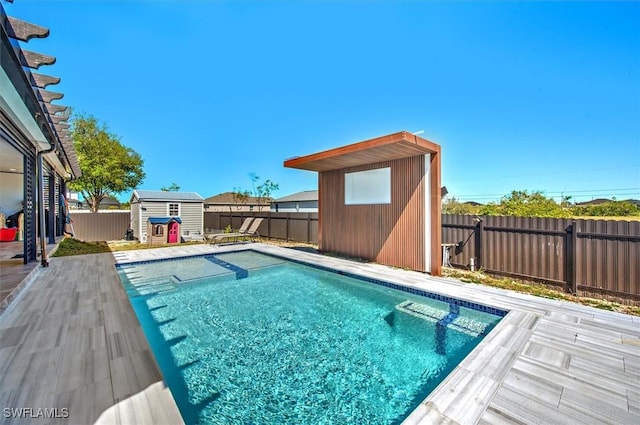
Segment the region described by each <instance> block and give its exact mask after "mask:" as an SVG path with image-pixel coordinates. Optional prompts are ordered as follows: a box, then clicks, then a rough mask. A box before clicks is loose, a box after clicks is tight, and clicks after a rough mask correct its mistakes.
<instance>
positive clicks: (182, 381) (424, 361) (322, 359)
mask: <svg viewBox="0 0 640 425" xmlns="http://www.w3.org/2000/svg"><path fill="white" fill-rule="evenodd" d="M118 272H119V274H120V278H121V280H122V282H123V285H124V287H125V289H126V290H127V293H128V295H129V297H130V299H131V303H132V305H133V308H134V310H135V312H136V314H137V316H138V318H139V320H140V322H141V325H142V327H143V329H144V331H145V334H146V336H147V338H148V340H149V343H150V345H151V347H152V350H153V351H154V355H155V357H156V359H157V360H158V364H159V366H160V368H161V370H162V373H163V375H164V377H165V380H166V381H167V384H168V385H169V387H170V389H171V391H172V393H173V396H174V398H175V400H176V402H177V404H178V407H179V409H180V411H181V414H182V415H183V418H184V419H185V422H187V423H203V424H205V423H207V424H208V423H211V424H215V423H264V424H266V423H362V422H367V423H399V422H401V421H402V420H403V419H404V418H405V417H406V416H407V415H409V413H411V411H412V410H413V409H414V408H415V407H416V406H417V405H418V404H419V403H420V402H421V401H422V400H423V399H424V398H425V397H426V396H427V395H428V394H429V393H430V392H431V391H432V390H433V389H434V388H435V387H436V386H437V385H438V384H439V383H440V382H441V381H442V380H443V379H444V378H445V377H446V376H447V374H448V373H449V372H450V371H451V370H452V369H453V368H454V367H455V366H456V365H457V364H458V363H459V362H460V361H461V360H462V359H463V358H464V357H465V356H466V355H467V354H468V353H469V352H470V351H471V350H472V349H473V348H474V347H475V346H476V345H477V344H478V343H479V342H480V340H481V339H482V338H483V337H484V335H486V333H487V332H488V331H489V330H490V329H491V328H492V327H493V326H495V325H496V324H497V322H498V321H499V320H500V319H501V317H502V316H503V315H504V313H505V312H501V311H499V310H495V309H490V308H485V309H484V310H487V311H479V310H478V308H480V306H476V305H473V304H472V303H468V302H463V301H459V300H454V299H449V298H446V297H440V296H435V295H432V296H434V297H436V298H439V299H433V298H426V297H424V296H421V295H431V294H426V293H423V292H422V291H418V290H415V289H413V290H412V291H413V292H415V293H408V292H403V291H399V290H397V289H394V288H393V287H397V286H398V285H392V284H387V283H386V282H382V281H375V280H374V281H373V282H366V281H363V280H360V279H356V278H354V277H353V276H345V275H340V274H336V273H332V272H330V271H328V270H322V269H318V268H315V267H308V266H304V265H301V264H296V263H293V262H290V261H285V260H284V259H282V258H278V257H273V256H268V255H264V254H260V253H257V252H253V251H241V252H234V253H225V254H216V255H205V256H197V257H189V258H184V259H177V260H172V261H154V262H148V263H133V264H127V265H121V266H118ZM372 283H374V284H372ZM390 286H392V287H390ZM489 311H490V312H489ZM492 313H495V314H492Z"/></svg>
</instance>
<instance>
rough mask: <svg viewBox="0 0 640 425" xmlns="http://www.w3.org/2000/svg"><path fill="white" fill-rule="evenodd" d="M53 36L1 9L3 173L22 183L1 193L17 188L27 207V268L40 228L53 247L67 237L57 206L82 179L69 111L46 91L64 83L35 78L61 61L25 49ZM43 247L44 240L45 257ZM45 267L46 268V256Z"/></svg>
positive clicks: (57, 95)
mask: <svg viewBox="0 0 640 425" xmlns="http://www.w3.org/2000/svg"><path fill="white" fill-rule="evenodd" d="M48 36H49V30H48V29H47V28H44V27H41V26H38V25H35V24H32V23H29V22H26V21H23V20H20V19H17V18H14V17H11V16H8V15H7V14H6V12H5V10H4V7H3V6H2V5H1V4H0V85H1V86H2V90H0V145H1V146H0V148H2V149H3V151H4V152H10V153H11V155H10V156H9V157H8V158H9V159H7V158H3V161H2V164H0V169H1V171H2V172H3V173H5V174H3V180H5V181H6V180H9V179H11V180H13V176H15V175H20V177H21V178H20V179H18V180H17V181H16V183H17V184H15V185H10V184H6V186H2V189H3V191H4V192H9V191H10V190H11V189H10V187H12V188H13V190H14V192H15V193H12V195H17V196H18V197H20V198H21V200H22V203H23V205H24V227H21V232H22V233H23V236H24V243H23V258H24V262H25V263H27V262H30V261H35V260H36V258H37V239H38V231H37V229H38V226H39V227H41V228H42V229H43V232H41V233H42V234H43V235H46V236H47V237H48V242H49V243H53V242H54V241H55V237H56V236H61V235H62V233H63V232H64V223H65V218H64V216H63V212H62V209H61V207H60V205H59V203H58V202H57V200H58V199H59V194H61V193H64V192H65V191H66V182H67V181H68V180H69V179H72V178H75V177H77V176H79V175H80V167H79V164H78V158H77V155H76V153H75V150H74V148H73V143H72V141H71V136H70V133H69V125H68V124H66V123H65V121H66V120H67V118H68V112H69V111H68V109H67V108H66V107H65V106H61V105H54V104H52V102H53V101H56V100H58V99H61V98H62V97H63V94H62V93H58V92H54V91H49V90H47V89H46V88H47V87H48V86H49V85H55V84H58V83H59V82H60V78H58V77H52V76H48V75H43V74H39V73H36V72H35V70H37V69H39V68H40V67H41V66H43V65H51V64H53V63H55V61H56V58H55V57H53V56H49V55H45V54H42V53H37V52H32V51H30V50H27V49H25V48H24V47H23V46H24V45H25V44H26V43H28V42H29V41H30V40H31V39H33V38H46V37H48ZM6 173H9V174H6ZM11 173H12V174H11ZM0 182H1V180H0ZM19 186H21V188H19ZM4 192H3V193H4ZM0 201H2V199H0ZM5 206H6V205H5ZM45 211H46V212H45ZM44 246H45V241H44V238H42V239H41V248H42V251H44ZM41 254H42V252H41ZM41 261H42V264H43V265H47V259H46V255H42V257H41Z"/></svg>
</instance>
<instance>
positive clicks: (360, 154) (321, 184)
mask: <svg viewBox="0 0 640 425" xmlns="http://www.w3.org/2000/svg"><path fill="white" fill-rule="evenodd" d="M440 155H441V154H440V146H439V145H437V144H436V143H433V142H431V141H429V140H426V139H423V138H421V137H418V136H416V135H414V134H411V133H409V132H406V131H402V132H399V133H393V134H389V135H386V136H382V137H377V138H375V139H370V140H365V141H362V142H358V143H354V144H350V145H346V146H342V147H339V148H335V149H331V150H327V151H324V152H319V153H315V154H311V155H307V156H303V157H297V158H292V159H289V160H286V161H285V162H284V166H285V167H289V168H298V169H302V170H310V171H317V172H318V190H319V195H318V206H319V212H318V214H319V224H318V246H319V249H320V250H321V251H325V252H337V253H342V254H346V255H349V256H354V257H360V258H364V259H368V260H373V261H376V262H378V263H381V264H387V265H391V266H396V267H403V268H408V269H412V270H418V271H422V272H429V273H431V274H432V275H436V276H438V275H440V272H441V264H442V252H441V248H440V245H441V213H440V211H441V198H440V162H441V158H440ZM368 171H373V173H375V174H373V173H371V174H368V173H367V172H368ZM387 176H388V177H387ZM369 177H371V179H376V181H380V182H382V186H386V185H388V187H383V188H382V189H381V188H380V187H371V186H370V185H369V183H367V179H369ZM387 180H389V181H387ZM368 185H369V186H368ZM376 186H378V185H377V184H376ZM385 191H388V193H385ZM369 196H371V199H372V201H371V202H369V201H368V200H367V198H368V197H369Z"/></svg>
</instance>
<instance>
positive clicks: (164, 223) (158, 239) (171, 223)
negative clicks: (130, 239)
mask: <svg viewBox="0 0 640 425" xmlns="http://www.w3.org/2000/svg"><path fill="white" fill-rule="evenodd" d="M181 223H182V220H180V217H149V218H148V219H147V243H148V244H149V245H162V244H166V243H179V242H180V224H181Z"/></svg>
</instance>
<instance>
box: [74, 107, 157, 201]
mask: <svg viewBox="0 0 640 425" xmlns="http://www.w3.org/2000/svg"><path fill="white" fill-rule="evenodd" d="M71 136H72V138H73V145H74V147H75V150H76V153H77V155H78V162H79V164H80V170H81V171H82V175H81V176H80V177H79V178H77V179H76V180H73V181H72V182H70V183H69V187H70V188H71V189H72V190H75V191H78V192H80V193H81V194H82V196H83V197H84V199H85V200H86V201H87V203H88V204H89V208H90V209H91V211H92V212H97V211H98V208H99V207H100V202H102V200H103V199H104V198H106V197H107V196H115V195H117V194H119V193H122V192H125V191H127V190H131V189H133V188H135V187H136V186H138V185H139V184H140V183H141V182H142V180H143V179H144V177H145V173H144V171H143V169H142V167H143V164H144V161H143V160H142V158H141V157H140V155H139V154H138V153H137V152H136V151H134V150H133V149H131V148H128V147H126V146H124V145H123V144H122V143H120V138H119V137H118V136H116V135H115V134H113V133H110V132H109V130H108V129H107V127H106V126H105V125H104V124H101V123H100V122H99V121H98V120H97V119H96V118H95V117H93V116H92V115H78V116H76V117H74V118H73V121H72V131H71Z"/></svg>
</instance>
